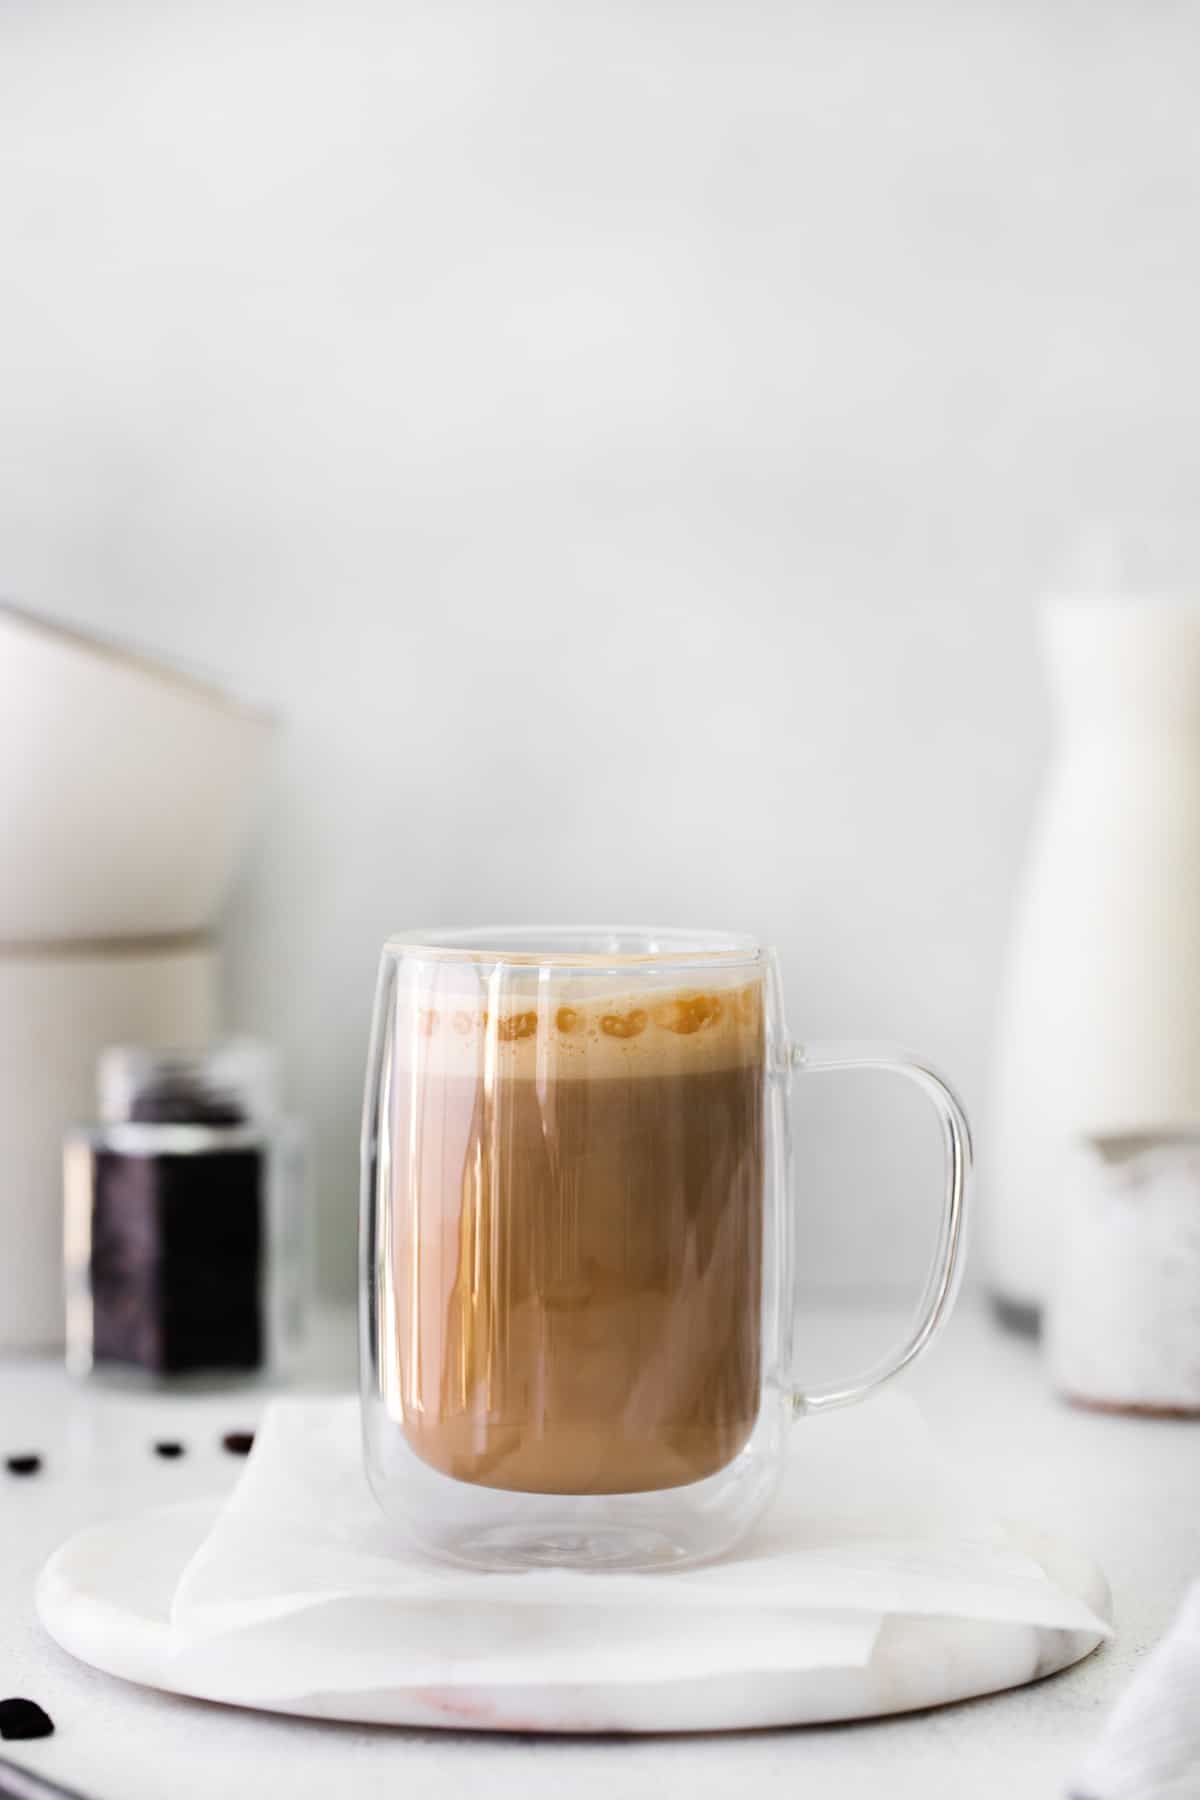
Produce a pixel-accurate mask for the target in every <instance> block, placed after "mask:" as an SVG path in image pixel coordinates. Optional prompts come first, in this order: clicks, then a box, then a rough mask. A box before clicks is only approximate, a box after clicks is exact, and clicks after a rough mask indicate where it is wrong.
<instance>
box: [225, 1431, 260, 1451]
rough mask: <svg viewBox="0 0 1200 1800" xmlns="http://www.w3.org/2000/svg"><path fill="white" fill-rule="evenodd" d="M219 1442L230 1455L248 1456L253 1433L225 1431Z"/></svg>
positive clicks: (252, 1443)
mask: <svg viewBox="0 0 1200 1800" xmlns="http://www.w3.org/2000/svg"><path fill="white" fill-rule="evenodd" d="M221 1444H222V1446H223V1447H224V1448H225V1449H226V1450H228V1452H229V1454H230V1456H249V1454H250V1452H251V1450H253V1448H254V1433H253V1432H252V1431H227V1432H226V1433H225V1436H224V1437H223V1438H222V1439H221Z"/></svg>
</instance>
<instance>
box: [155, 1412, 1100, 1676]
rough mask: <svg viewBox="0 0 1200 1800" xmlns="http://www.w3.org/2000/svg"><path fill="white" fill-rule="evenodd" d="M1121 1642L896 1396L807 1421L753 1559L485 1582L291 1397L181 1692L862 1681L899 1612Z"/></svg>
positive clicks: (231, 1519)
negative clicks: (413, 1541) (216, 1672)
mask: <svg viewBox="0 0 1200 1800" xmlns="http://www.w3.org/2000/svg"><path fill="white" fill-rule="evenodd" d="M899 1613H903V1614H924V1615H948V1616H953V1617H959V1618H970V1619H985V1620H1005V1621H1009V1622H1013V1623H1017V1624H1025V1625H1031V1626H1045V1627H1049V1628H1058V1629H1066V1630H1083V1631H1094V1632H1096V1633H1097V1634H1098V1635H1103V1636H1107V1635H1108V1634H1109V1628H1108V1626H1107V1625H1106V1623H1105V1622H1104V1620H1103V1619H1100V1618H1098V1617H1096V1615H1094V1614H1093V1613H1092V1612H1091V1611H1090V1610H1089V1608H1088V1607H1087V1606H1085V1605H1084V1604H1083V1603H1082V1602H1081V1601H1080V1600H1078V1599H1077V1598H1075V1597H1074V1596H1072V1595H1070V1594H1068V1593H1065V1592H1064V1591H1063V1590H1061V1589H1060V1588H1058V1587H1057V1586H1055V1585H1054V1584H1053V1583H1052V1582H1051V1581H1050V1580H1049V1579H1048V1578H1047V1576H1046V1574H1045V1573H1044V1571H1043V1570H1042V1568H1041V1567H1040V1565H1039V1564H1038V1563H1036V1562H1035V1561H1033V1560H1032V1559H1031V1558H1030V1557H1028V1556H1026V1555H1024V1554H1022V1553H1021V1552H1019V1551H1017V1550H1016V1549H1014V1548H1013V1547H1012V1546H1011V1545H1010V1544H1009V1543H1008V1542H1007V1541H1006V1539H1005V1536H1004V1533H1003V1530H1002V1529H1001V1528H1000V1527H999V1526H998V1525H997V1524H996V1523H995V1522H994V1521H993V1520H992V1519H990V1518H989V1517H988V1514H987V1509H986V1508H985V1507H983V1506H981V1505H980V1503H979V1502H978V1500H977V1499H976V1497H975V1496H973V1495H972V1493H971V1492H970V1490H969V1487H968V1485H967V1484H966V1483H965V1482H964V1481H963V1480H962V1479H961V1478H960V1477H959V1476H958V1475H957V1474H956V1473H955V1472H954V1471H953V1470H952V1469H951V1468H950V1467H949V1466H948V1465H947V1464H946V1462H945V1461H944V1459H943V1458H942V1457H941V1456H940V1455H939V1453H938V1451H937V1449H936V1446H935V1445H934V1444H933V1442H932V1440H931V1438H930V1435H929V1433H928V1430H927V1429H926V1427H925V1424H924V1421H923V1420H922V1418H921V1415H920V1413H919V1412H918V1411H917V1409H916V1407H915V1406H914V1405H913V1403H912V1402H911V1401H910V1400H908V1399H906V1398H905V1397H904V1396H901V1395H893V1394H883V1395H879V1396H877V1397H876V1398H874V1399H872V1400H870V1401H868V1402H867V1403H866V1404H864V1405H862V1406H860V1407H857V1408H854V1409H852V1410H850V1411H846V1412H843V1413H835V1414H832V1415H829V1416H827V1417H825V1418H814V1419H810V1420H805V1421H803V1422H802V1423H801V1424H800V1425H799V1426H798V1427H797V1428H796V1430H795V1432H794V1433H793V1448H792V1452H791V1455H790V1459H789V1463H788V1467H787V1471H786V1473H785V1476H784V1480H783V1484H782V1488H781V1492H780V1494H779V1497H778V1498H777V1500H776V1502H775V1504H774V1506H773V1508H772V1510H771V1511H770V1513H769V1514H768V1516H767V1517H766V1519H765V1520H764V1521H763V1522H762V1523H761V1524H760V1525H759V1526H758V1527H757V1528H756V1530H755V1531H754V1532H753V1533H752V1534H751V1536H750V1538H749V1539H748V1540H747V1541H746V1542H745V1543H744V1544H743V1545H742V1546H740V1547H739V1549H738V1550H737V1551H736V1552H734V1553H732V1554H731V1555H729V1556H728V1557H726V1558H724V1559H723V1560H721V1561H719V1562H716V1563H712V1564H709V1565H707V1566H703V1567H700V1568H695V1569H688V1570H680V1571H673V1572H666V1573H657V1574H644V1575H636V1574H616V1573H607V1572H605V1573H599V1574H582V1573H576V1572H573V1571H567V1570H534V1571H530V1572H528V1573H512V1574H509V1573H497V1574H482V1573H477V1572H474V1571H471V1570H464V1569H458V1568H455V1567H452V1566H449V1565H444V1564H441V1563H437V1562H434V1561H431V1560H429V1559H427V1558H425V1557H423V1556H422V1555H420V1554H419V1553H418V1552H416V1551H414V1550H412V1549H410V1548H408V1547H407V1546H406V1545H405V1543H404V1542H403V1540H402V1539H401V1538H399V1536H398V1534H397V1533H396V1531H395V1529H394V1528H393V1527H392V1526H391V1525H389V1523H388V1522H387V1521H386V1520H385V1519H384V1518H383V1516H382V1514H381V1513H380V1511H379V1508H378V1506H377V1505H376V1502H375V1500H374V1497H373V1496H372V1494H371V1492H370V1490H369V1488H368V1486H367V1482H366V1477H365V1474H364V1472H363V1467H362V1453H361V1440H360V1429H359V1413H358V1403H357V1401H356V1400H355V1399H353V1398H350V1397H346V1398H340V1397H339V1398H334V1399H286V1400H278V1401H276V1402H274V1403H273V1404H272V1405H271V1406H270V1407H269V1408H268V1410H267V1412H266V1414H265V1415H264V1418H263V1422H262V1425H261V1427H260V1430H259V1433H258V1436H257V1439H256V1442H255V1446H254V1450H253V1452H252V1454H251V1457H250V1460H249V1462H248V1463H247V1465H246V1469H245V1472H244V1474H243V1476H242V1479H241V1481H240V1482H239V1484H238V1486H237V1488H236V1489H235V1490H234V1492H233V1494H232V1496H231V1497H230V1499H229V1501H228V1503H227V1504H226V1506H225V1507H224V1508H223V1510H222V1511H221V1513H220V1514H219V1516H218V1518H217V1520H216V1522H215V1524H214V1525H213V1528H212V1530H211V1532H210V1533H209V1535H208V1537H207V1538H206V1539H205V1541H204V1542H203V1544H202V1545H201V1547H200V1548H199V1550H198V1551H197V1552H196V1554H195V1556H194V1557H193V1558H192V1560H191V1561H190V1563H189V1564H188V1565H187V1567H186V1568H185V1570H184V1572H183V1575H182V1577H181V1579H180V1581H179V1585H178V1588H177V1590H176V1593H175V1597H174V1603H173V1607H172V1614H171V1657H172V1662H173V1664H174V1665H175V1666H176V1667H177V1668H178V1669H179V1671H180V1674H181V1676H183V1675H185V1674H186V1675H187V1676H188V1677H190V1678H191V1679H195V1680H199V1681H203V1679H204V1673H205V1670H206V1668H207V1669H210V1670H211V1669H218V1668H219V1669H220V1671H221V1673H222V1679H223V1681H224V1683H225V1686H226V1687H227V1686H228V1685H229V1677H230V1676H231V1674H233V1673H236V1675H237V1679H238V1683H239V1691H240V1692H242V1693H243V1694H244V1697H245V1699H246V1700H247V1701H249V1702H251V1703H253V1701H254V1700H255V1699H257V1700H259V1701H260V1702H267V1701H271V1700H274V1701H276V1702H282V1701H286V1700H288V1699H291V1698H296V1697H300V1696H303V1695H306V1694H312V1693H315V1692H322V1693H333V1692H338V1691H349V1690H362V1689H364V1688H366V1689H370V1688H378V1687H386V1686H389V1685H392V1684H397V1683H405V1684H416V1685H421V1686H424V1685H428V1686H430V1687H439V1688H440V1687H445V1686H447V1685H451V1686H452V1685H454V1684H458V1683H462V1684H468V1683H492V1684H494V1683H513V1684H521V1683H547V1684H572V1683H580V1682H598V1681H599V1682H602V1681H604V1680H606V1679H608V1680H620V1681H624V1682H628V1681H629V1680H631V1679H635V1680H645V1681H647V1682H652V1681H654V1680H656V1679H660V1680H661V1679H668V1678H669V1679H676V1678H678V1677H680V1676H685V1675H689V1674H695V1675H711V1674H718V1673H721V1672H722V1671H729V1670H736V1671H739V1672H741V1673H743V1674H744V1673H746V1672H747V1671H752V1670H769V1669H788V1670H798V1669H820V1668H856V1667H857V1668H861V1667H864V1666H865V1665H866V1664H867V1662H868V1661H869V1660H870V1656H871V1651H872V1648H873V1646H874V1643H875V1639H876V1637H877V1635H878V1632H879V1629H880V1626H881V1624H882V1623H883V1620H884V1619H885V1618H886V1617H887V1616H888V1615H889V1614H899Z"/></svg>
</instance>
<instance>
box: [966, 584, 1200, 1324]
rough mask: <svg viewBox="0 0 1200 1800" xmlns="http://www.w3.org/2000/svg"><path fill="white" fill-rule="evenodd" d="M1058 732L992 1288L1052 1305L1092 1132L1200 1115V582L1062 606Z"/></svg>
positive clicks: (1010, 1304)
mask: <svg viewBox="0 0 1200 1800" xmlns="http://www.w3.org/2000/svg"><path fill="white" fill-rule="evenodd" d="M1044 642H1045V650H1046V656H1047V662H1048V669H1049V676H1050V685H1051V693H1052V698H1053V702H1054V708H1055V712H1056V717H1057V743H1056V749H1055V754H1054V759H1053V762H1052V766H1051V769H1050V772H1049V777H1048V780H1047V783H1046V788H1045V791H1044V794H1043V797H1042V804H1041V808H1040V812H1039V815H1038V819H1037V823H1036V826H1035V830H1034V837H1033V843H1032V846H1031V851H1030V858H1029V864H1028V868H1027V871H1026V878H1025V883H1024V887H1023V890H1022V895H1021V899H1020V902H1019V905H1018V909H1017V915H1016V919H1015V923H1014V930H1013V936H1012V941H1011V946H1010V952H1009V962H1008V969H1007V977H1006V982H1005V988H1004V993H1003V998H1002V1004H1001V1009H1000V1019H999V1038H998V1045H997V1055H996V1064H995V1085H994V1093H993V1107H992V1122H991V1124H992V1128H991V1131H990V1133H989V1140H990V1142H989V1144H988V1145H986V1146H985V1164H986V1166H987V1168H988V1170H989V1171H990V1174H989V1179H988V1182H987V1198H986V1221H985V1227H984V1229H985V1236H986V1245H985V1249H986V1259H987V1270H988V1279H989V1282H990V1286H991V1291H992V1293H993V1296H994V1297H995V1299H996V1300H997V1302H998V1303H999V1304H1000V1307H1001V1310H1002V1312H1003V1313H1005V1314H1008V1315H1009V1316H1010V1317H1011V1318H1012V1320H1013V1321H1014V1322H1020V1321H1023V1320H1028V1321H1030V1322H1031V1323H1032V1322H1035V1321H1036V1319H1037V1317H1038V1315H1039V1313H1040V1309H1041V1307H1042V1305H1043V1303H1044V1301H1045V1299H1046V1296H1047V1292H1048V1289H1049V1287H1050V1283H1051V1279H1052V1270H1053V1266H1054V1259H1055V1256H1056V1253H1057V1241H1058V1228H1059V1213H1060V1206H1061V1198H1062V1193H1063V1187H1064V1180H1065V1179H1068V1178H1069V1174H1068V1171H1069V1166H1070V1157H1071V1155H1072V1152H1073V1150H1074V1147H1075V1146H1076V1145H1077V1143H1078V1140H1079V1138H1080V1137H1081V1136H1083V1135H1089V1136H1109V1137H1112V1136H1118V1137H1119V1136H1123V1135H1126V1134H1128V1135H1139V1134H1147V1135H1154V1134H1156V1133H1163V1132H1167V1133H1169V1132H1174V1131H1181V1130H1188V1129H1192V1128H1195V1127H1196V1126H1200V601H1196V602H1191V601H1186V600H1161V599H1154V600H1140V599H1134V598H1127V597H1120V598H1112V599H1084V598H1075V599H1066V600H1060V601H1054V602H1051V603H1050V604H1049V605H1048V606H1047V608H1046V611H1045V617H1044Z"/></svg>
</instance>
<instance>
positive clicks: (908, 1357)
mask: <svg viewBox="0 0 1200 1800" xmlns="http://www.w3.org/2000/svg"><path fill="white" fill-rule="evenodd" d="M787 1057H788V1067H789V1068H790V1069H793V1070H796V1071H798V1072H799V1073H801V1074H805V1075H826V1074H834V1073H839V1072H842V1071H847V1070H851V1069H888V1070H890V1071H892V1072H893V1073H895V1074H897V1075H905V1076H907V1077H908V1079H909V1080H910V1081H913V1082H915V1083H916V1085H917V1086H918V1087H919V1088H920V1089H921V1091H922V1093H923V1094H925V1095H926V1097H927V1098H928V1099H929V1101H930V1102H931V1103H932V1105H933V1109H934V1111H935V1112H936V1113H937V1116H938V1119H939V1120H940V1122H941V1127H942V1139H943V1143H944V1145H945V1151H946V1192H945V1199H944V1202H943V1206H942V1218H941V1226H940V1229H939V1232H938V1241H937V1247H936V1250H935V1252H934V1257H933V1262H932V1264H931V1265H930V1270H929V1274H928V1276H927V1278H926V1281H925V1289H924V1292H923V1293H922V1295H921V1300H920V1304H919V1306H918V1308H917V1313H916V1317H915V1319H914V1321H913V1326H912V1330H911V1331H910V1333H909V1335H908V1337H907V1338H906V1339H905V1340H904V1341H903V1342H902V1343H900V1344H898V1345H897V1346H896V1348H895V1349H894V1350H893V1351H891V1352H890V1353H889V1354H888V1355H887V1356H885V1357H883V1358H882V1359H881V1360H880V1361H879V1362H877V1363H876V1364H875V1365H874V1366H873V1367H872V1368H870V1369H868V1370H867V1372H866V1373H865V1374H864V1375H862V1376H861V1377H860V1378H859V1380H857V1381H855V1382H852V1383H850V1384H849V1385H848V1386H846V1387H838V1388H825V1389H823V1390H819V1391H817V1392H814V1393H807V1392H804V1391H802V1390H800V1389H794V1390H793V1393H792V1408H793V1411H794V1414H795V1416H796V1417H797V1418H799V1417H800V1415H801V1414H802V1413H818V1412H832V1411H833V1409H834V1407H836V1406H853V1405H854V1403H855V1402H856V1401H858V1400H865V1399H866V1397H867V1395H868V1394H870V1393H873V1392H874V1390H875V1389H876V1388H877V1387H881V1386H882V1385H883V1383H884V1382H885V1381H890V1380H891V1379H892V1376H893V1375H898V1374H899V1373H900V1371H901V1370H902V1369H906V1368H907V1367H908V1365H909V1364H910V1363H911V1362H914V1361H915V1360H916V1358H917V1357H918V1356H920V1354H921V1352H922V1351H923V1350H927V1349H928V1348H929V1345H930V1344H931V1343H932V1342H933V1340H934V1338H935V1337H936V1336H937V1334H938V1332H939V1331H940V1330H941V1328H942V1326H943V1325H944V1324H945V1323H946V1320H947V1319H948V1318H949V1317H950V1313H951V1311H952V1310H953V1307H954V1301H955V1297H956V1295H957V1293H958V1288H959V1284H960V1282H961V1281H962V1272H963V1264H964V1262H965V1260H966V1257H965V1251H966V1231H965V1222H964V1221H965V1209H966V1199H967V1186H968V1181H969V1178H970V1173H971V1128H970V1126H969V1125H968V1124H967V1115H966V1113H965V1112H964V1111H963V1109H962V1105H961V1103H960V1101H959V1099H958V1096H957V1095H956V1094H955V1092H954V1090H953V1088H951V1087H950V1085H949V1083H948V1082H945V1081H943V1080H942V1077H941V1076H940V1075H939V1074H937V1073H936V1071H935V1070H933V1069H931V1068H930V1067H929V1065H928V1064H927V1063H926V1062H924V1061H922V1059H921V1058H920V1057H917V1056H913V1055H912V1054H911V1053H910V1052H909V1051H907V1050H902V1049H900V1048H899V1047H898V1046H896V1045H894V1044H859V1043H845V1044H792V1045H791V1047H790V1049H789V1050H788V1052H787Z"/></svg>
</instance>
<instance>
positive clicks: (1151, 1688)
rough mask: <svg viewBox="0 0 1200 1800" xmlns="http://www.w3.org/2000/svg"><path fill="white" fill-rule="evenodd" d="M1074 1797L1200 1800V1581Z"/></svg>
mask: <svg viewBox="0 0 1200 1800" xmlns="http://www.w3.org/2000/svg"><path fill="white" fill-rule="evenodd" d="M1070 1795H1071V1800H1200V1581H1197V1582H1194V1583H1193V1585H1192V1586H1191V1587H1190V1588H1189V1589H1188V1592H1187V1595H1186V1597H1185V1599H1184V1602H1183V1605H1182V1607H1181V1608H1180V1611H1179V1616H1178V1618H1177V1619H1176V1620H1175V1623H1174V1624H1173V1625H1172V1627H1171V1629H1170V1630H1169V1631H1168V1632H1167V1635H1166V1636H1165V1637H1164V1638H1162V1639H1161V1640H1160V1641H1159V1643H1157V1644H1156V1645H1155V1647H1154V1649H1153V1650H1152V1651H1151V1652H1150V1654H1149V1656H1148V1657H1147V1658H1146V1660H1145V1662H1144V1663H1143V1664H1142V1666H1141V1668H1140V1669H1139V1670H1138V1673H1137V1675H1136V1676H1135V1678H1134V1680H1133V1681H1132V1682H1131V1683H1130V1685H1129V1686H1128V1687H1127V1688H1126V1690H1125V1692H1124V1693H1123V1694H1122V1696H1121V1698H1120V1699H1119V1700H1118V1701H1117V1704H1116V1705H1115V1706H1114V1708H1113V1710H1112V1712H1111V1714H1110V1715H1109V1719H1108V1723H1107V1724H1106V1725H1105V1727H1104V1730H1103V1731H1102V1732H1101V1734H1100V1737H1099V1739H1098V1740H1097V1742H1096V1744H1095V1745H1094V1746H1093V1748H1092V1750H1091V1752H1090V1753H1089V1755H1088V1757H1087V1759H1086V1761H1085V1762H1084V1764H1083V1767H1082V1768H1081V1769H1080V1771H1079V1773H1078V1775H1077V1776H1076V1778H1075V1780H1074V1781H1073V1782H1072V1783H1071V1786H1070Z"/></svg>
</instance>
